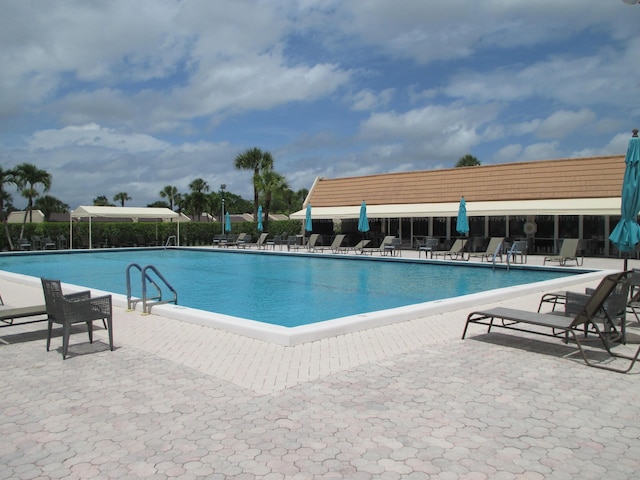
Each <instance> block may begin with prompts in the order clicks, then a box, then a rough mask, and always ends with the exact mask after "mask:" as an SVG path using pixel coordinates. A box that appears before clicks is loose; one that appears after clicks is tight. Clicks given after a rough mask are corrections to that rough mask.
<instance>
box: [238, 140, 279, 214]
mask: <svg viewBox="0 0 640 480" xmlns="http://www.w3.org/2000/svg"><path fill="white" fill-rule="evenodd" d="M235 166H236V168H237V169H238V170H253V218H256V217H257V216H258V200H259V198H258V190H259V189H258V182H259V178H258V177H259V175H260V172H262V171H263V170H267V169H271V168H273V157H272V156H271V154H270V153H269V152H263V151H262V150H260V149H259V148H251V149H249V150H247V151H246V152H244V153H241V154H239V155H238V156H237V157H236V159H235Z"/></svg>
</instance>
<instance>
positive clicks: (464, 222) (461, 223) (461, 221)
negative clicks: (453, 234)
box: [456, 197, 469, 236]
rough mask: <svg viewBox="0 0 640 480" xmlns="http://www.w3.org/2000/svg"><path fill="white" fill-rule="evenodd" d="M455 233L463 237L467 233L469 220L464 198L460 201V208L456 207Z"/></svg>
mask: <svg viewBox="0 0 640 480" xmlns="http://www.w3.org/2000/svg"><path fill="white" fill-rule="evenodd" d="M456 231H457V232H458V233H459V234H460V235H463V236H464V235H467V234H468V233H469V220H468V219H467V202H466V201H465V200H464V197H462V198H461V199H460V207H458V219H457V220H456Z"/></svg>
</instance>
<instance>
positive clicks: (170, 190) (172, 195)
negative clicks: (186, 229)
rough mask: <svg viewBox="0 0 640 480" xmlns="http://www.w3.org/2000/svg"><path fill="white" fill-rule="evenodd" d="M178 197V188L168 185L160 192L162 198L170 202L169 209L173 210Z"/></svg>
mask: <svg viewBox="0 0 640 480" xmlns="http://www.w3.org/2000/svg"><path fill="white" fill-rule="evenodd" d="M177 196H178V187H174V186H172V185H167V186H166V187H164V188H163V189H162V190H160V197H161V198H166V199H167V200H169V208H170V209H171V210H173V206H174V205H175V203H176V197H177Z"/></svg>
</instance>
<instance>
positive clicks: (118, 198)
mask: <svg viewBox="0 0 640 480" xmlns="http://www.w3.org/2000/svg"><path fill="white" fill-rule="evenodd" d="M129 200H131V197H130V196H129V194H128V193H127V192H120V193H116V194H115V195H114V196H113V201H114V202H120V206H121V207H124V202H128V201H129Z"/></svg>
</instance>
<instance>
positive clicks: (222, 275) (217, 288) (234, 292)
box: [0, 249, 570, 327]
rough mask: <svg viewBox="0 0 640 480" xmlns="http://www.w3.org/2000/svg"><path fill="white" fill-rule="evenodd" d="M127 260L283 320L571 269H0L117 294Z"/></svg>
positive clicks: (242, 262) (46, 261) (53, 261)
mask: <svg viewBox="0 0 640 480" xmlns="http://www.w3.org/2000/svg"><path fill="white" fill-rule="evenodd" d="M131 263H137V264H139V265H140V266H142V267H144V266H145V265H149V264H152V265H154V266H156V268H157V269H158V270H159V271H160V272H161V273H162V275H163V276H164V277H165V278H166V279H167V280H168V281H169V283H171V284H172V285H173V287H174V288H175V289H176V290H177V292H178V303H179V304H180V305H184V306H188V307H192V308H197V309H201V310H206V311H210V312H217V313H223V314H226V315H232V316H236V317H241V318H247V319H251V320H256V321H260V322H266V323H271V324H275V325H282V326H286V327H293V326H298V325H305V324H309V323H316V322H320V321H323V320H329V319H333V318H339V317H343V316H348V315H356V314H360V313H366V312H373V311H378V310H385V309H389V308H395V307H401V306H406V305H413V304H417V303H423V302H429V301H432V300H439V299H443V298H451V297H456V296H460V295H466V294H471V293H477V292H482V291H487V290H492V289H496V288H501V287H507V286H513V285H520V284H526V283H533V282H538V281H544V280H551V279H554V278H560V277H565V276H567V275H569V274H570V273H564V272H558V271H542V270H524V269H511V270H510V271H507V270H504V269H491V268H479V267H473V266H452V265H446V264H440V263H439V264H433V263H425V262H388V261H373V260H371V259H349V258H346V257H338V258H325V257H315V256H307V255H305V256H295V255H265V254H256V253H250V252H237V253H236V252H223V251H198V250H179V249H168V250H163V249H158V250H154V249H136V250H128V251H113V250H112V251H108V250H107V251H100V252H91V253H84V252H82V253H52V254H46V255H42V254H34V255H2V256H0V269H1V270H5V271H8V272H14V273H21V274H25V275H30V276H34V277H47V278H55V279H60V280H62V281H63V282H66V283H71V284H75V285H82V286H87V287H91V288H96V289H100V290H105V291H109V292H114V293H120V294H126V277H125V271H126V268H127V266H128V265H129V264H131ZM131 278H132V287H133V289H134V290H133V295H134V296H135V297H139V296H140V288H139V287H140V273H139V271H138V270H132V271H131Z"/></svg>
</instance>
